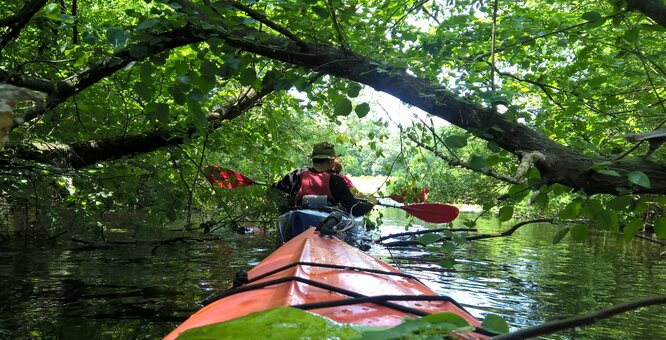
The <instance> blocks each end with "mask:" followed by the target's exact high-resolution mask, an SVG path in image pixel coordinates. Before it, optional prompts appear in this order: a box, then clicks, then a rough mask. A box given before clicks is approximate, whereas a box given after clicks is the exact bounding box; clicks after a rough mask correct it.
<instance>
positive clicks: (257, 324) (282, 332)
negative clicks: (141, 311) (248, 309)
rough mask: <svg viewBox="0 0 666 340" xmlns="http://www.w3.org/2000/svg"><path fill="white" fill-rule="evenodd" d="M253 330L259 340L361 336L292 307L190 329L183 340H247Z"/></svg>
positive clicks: (254, 335)
mask: <svg viewBox="0 0 666 340" xmlns="http://www.w3.org/2000/svg"><path fill="white" fill-rule="evenodd" d="M248 330H252V337H253V338H256V339H275V338H276V335H278V334H279V336H277V338H280V339H326V338H329V339H330V338H337V339H351V338H360V337H361V334H360V332H359V331H357V330H355V329H354V328H352V327H351V326H349V325H346V324H340V323H336V322H333V321H331V320H329V319H327V318H324V317H322V316H319V315H317V314H314V313H309V312H306V311H302V310H300V309H296V308H292V307H278V308H274V309H269V310H267V311H263V312H257V313H252V314H249V315H247V316H244V317H242V318H238V319H233V320H230V321H226V322H220V323H216V324H212V325H207V326H202V327H197V328H192V329H188V330H187V331H185V332H183V333H182V334H181V335H180V336H178V339H179V340H194V339H197V340H200V339H243V338H247V337H248Z"/></svg>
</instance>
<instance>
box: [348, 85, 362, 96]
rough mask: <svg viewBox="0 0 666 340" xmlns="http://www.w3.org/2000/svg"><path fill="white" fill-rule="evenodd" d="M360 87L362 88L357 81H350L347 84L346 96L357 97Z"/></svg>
mask: <svg viewBox="0 0 666 340" xmlns="http://www.w3.org/2000/svg"><path fill="white" fill-rule="evenodd" d="M361 89H363V86H361V84H359V83H351V84H349V86H347V96H349V97H350V98H356V97H358V94H359V93H360V92H361Z"/></svg>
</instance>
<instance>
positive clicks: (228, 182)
mask: <svg viewBox="0 0 666 340" xmlns="http://www.w3.org/2000/svg"><path fill="white" fill-rule="evenodd" d="M204 171H205V172H206V174H207V176H206V178H207V179H208V181H209V182H211V183H213V184H217V186H219V187H220V188H227V189H233V188H237V187H243V186H248V185H252V184H255V183H256V182H255V181H254V180H252V179H250V178H247V177H245V176H243V175H242V174H241V173H240V172H236V171H233V170H230V169H225V168H221V167H219V166H214V165H210V166H207V167H206V168H205V169H204Z"/></svg>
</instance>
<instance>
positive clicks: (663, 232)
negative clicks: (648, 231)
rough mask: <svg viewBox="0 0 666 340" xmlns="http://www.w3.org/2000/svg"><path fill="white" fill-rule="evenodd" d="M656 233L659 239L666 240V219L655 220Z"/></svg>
mask: <svg viewBox="0 0 666 340" xmlns="http://www.w3.org/2000/svg"><path fill="white" fill-rule="evenodd" d="M654 232H655V234H657V237H658V238H666V217H660V218H658V219H656V220H654Z"/></svg>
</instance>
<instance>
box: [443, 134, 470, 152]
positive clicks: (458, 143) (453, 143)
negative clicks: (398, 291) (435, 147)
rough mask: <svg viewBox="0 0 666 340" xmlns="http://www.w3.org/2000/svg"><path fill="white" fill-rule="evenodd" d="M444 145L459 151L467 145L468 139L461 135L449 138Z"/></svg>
mask: <svg viewBox="0 0 666 340" xmlns="http://www.w3.org/2000/svg"><path fill="white" fill-rule="evenodd" d="M444 143H446V145H448V146H449V147H450V148H452V149H459V148H462V147H464V146H466V145H467V137H465V136H460V135H453V136H448V137H446V139H445V140H444Z"/></svg>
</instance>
